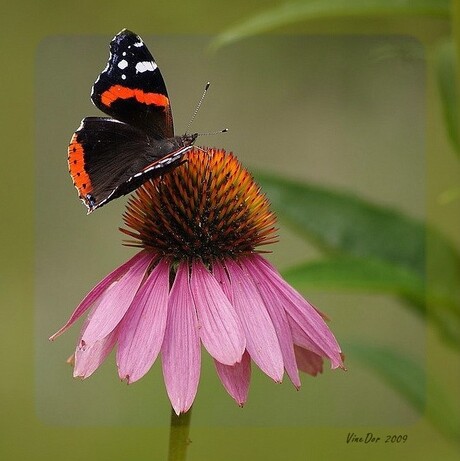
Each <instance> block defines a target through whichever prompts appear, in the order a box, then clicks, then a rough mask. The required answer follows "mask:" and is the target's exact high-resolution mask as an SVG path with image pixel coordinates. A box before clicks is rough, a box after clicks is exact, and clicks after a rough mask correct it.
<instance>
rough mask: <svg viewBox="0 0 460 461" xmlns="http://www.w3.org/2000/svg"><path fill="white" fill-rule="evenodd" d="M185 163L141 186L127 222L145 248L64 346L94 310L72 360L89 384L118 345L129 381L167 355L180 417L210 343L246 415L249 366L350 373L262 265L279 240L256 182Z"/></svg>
mask: <svg viewBox="0 0 460 461" xmlns="http://www.w3.org/2000/svg"><path fill="white" fill-rule="evenodd" d="M185 160H186V161H185V162H184V164H183V165H181V166H179V167H177V168H176V169H174V170H173V171H172V172H170V173H167V174H165V175H163V176H161V177H159V178H156V179H154V180H151V181H150V182H147V183H146V184H144V185H143V186H142V187H141V188H139V189H138V190H137V192H136V194H135V196H134V197H132V198H131V199H130V201H129V203H128V208H127V211H126V213H125V215H124V222H125V224H126V227H127V228H126V229H121V230H122V231H123V232H124V233H125V234H127V235H128V236H130V238H131V239H130V240H129V241H127V242H126V244H128V245H131V246H136V247H140V248H142V250H141V251H140V252H139V253H138V254H137V255H135V256H134V257H133V258H131V259H130V260H129V261H128V262H126V263H125V264H123V265H122V266H120V267H119V268H118V269H116V270H115V271H114V272H112V273H111V274H109V275H108V276H107V277H105V278H104V279H103V280H102V281H101V282H100V283H99V284H98V285H96V286H95V287H94V288H93V289H92V290H91V291H90V292H89V293H88V294H87V295H86V297H85V298H84V299H83V301H82V302H81V303H80V305H79V306H78V307H77V308H76V310H75V311H74V312H73V314H72V315H71V317H70V319H69V320H68V321H67V323H66V324H65V325H64V326H63V327H62V328H61V329H60V330H59V331H58V332H57V333H55V334H54V335H53V336H52V337H51V339H54V338H56V337H57V336H59V335H60V334H61V333H63V332H64V331H65V330H67V329H68V328H69V327H70V326H71V325H72V324H73V323H74V322H75V321H76V320H77V319H78V318H79V317H81V316H82V315H83V314H84V313H85V312H87V311H88V310H90V312H89V315H88V317H87V319H86V322H85V323H84V326H83V328H82V331H81V334H80V338H79V341H78V344H77V348H76V351H75V355H74V358H73V360H74V376H76V377H81V378H87V377H88V376H90V375H91V374H92V373H93V372H94V371H95V370H96V369H97V368H98V367H99V365H100V364H101V363H102V362H103V361H104V359H105V358H106V357H107V355H108V354H109V353H110V351H111V350H112V349H113V347H114V346H115V345H116V347H117V352H116V360H117V366H118V373H119V376H120V378H121V379H123V380H125V381H127V382H128V383H132V382H135V381H137V380H138V379H140V378H142V376H144V375H145V374H146V373H147V371H148V370H149V369H150V367H151V366H152V365H153V363H154V362H155V360H156V359H157V357H158V355H159V354H161V360H162V366H163V374H164V380H165V384H166V389H167V392H168V396H169V399H170V401H171V404H172V407H173V408H174V410H175V412H176V413H177V414H179V413H183V412H186V411H187V410H188V409H189V408H190V407H191V405H192V403H193V401H194V399H195V395H196V392H197V388H198V381H199V377H200V367H201V345H203V346H204V348H205V349H206V350H207V351H208V352H209V354H210V355H211V356H212V357H213V359H214V362H215V366H216V371H217V373H218V375H219V378H220V380H221V381H222V384H223V385H224V387H225V389H226V390H227V391H228V393H229V394H230V395H231V396H232V397H233V398H234V399H235V400H236V402H237V403H238V404H239V405H243V404H244V403H245V402H246V400H247V396H248V390H249V382H250V374H251V362H254V363H255V364H256V365H257V366H258V367H259V368H260V369H261V370H262V371H263V372H264V373H266V374H267V375H268V376H270V377H271V378H272V379H273V380H274V381H276V382H281V380H282V379H283V374H284V372H286V373H287V375H288V376H289V378H290V380H291V381H292V383H293V384H294V386H295V387H296V388H299V387H300V378H299V370H301V371H305V372H307V373H309V374H311V375H316V374H317V373H319V372H321V371H322V366H323V358H327V359H329V360H330V363H331V367H332V368H337V367H342V368H343V363H342V356H341V350H340V347H339V345H338V343H337V341H336V339H335V338H334V335H333V334H332V333H331V331H330V330H329V328H328V326H327V325H326V323H325V321H324V318H323V317H324V316H323V314H321V312H319V311H318V310H317V309H316V308H315V307H314V306H312V305H311V304H310V303H309V302H308V301H306V300H305V299H304V298H303V297H302V296H301V295H300V294H299V293H298V292H297V291H295V290H294V289H293V288H292V287H291V286H290V285H289V284H288V283H287V282H286V281H284V280H283V278H282V277H281V275H280V274H279V273H278V272H277V271H276V269H275V268H274V267H273V266H272V265H271V264H270V263H269V262H268V261H267V260H266V259H264V258H263V257H262V256H261V254H260V250H258V248H259V247H260V246H262V245H266V244H269V243H273V242H275V241H276V229H275V215H274V214H273V212H271V211H270V206H269V202H268V200H267V198H266V197H265V195H264V194H263V193H262V192H261V190H260V188H259V186H258V185H257V184H256V183H255V182H254V179H253V178H252V176H251V175H250V174H249V173H248V171H247V170H245V169H244V168H243V167H242V166H241V164H240V163H239V162H238V160H237V159H236V157H235V156H234V155H233V154H231V153H226V152H225V151H223V150H221V149H207V150H206V151H204V150H201V149H199V148H194V149H192V150H191V151H190V152H189V153H188V154H187V155H186V157H185Z"/></svg>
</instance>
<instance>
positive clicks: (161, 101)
mask: <svg viewBox="0 0 460 461" xmlns="http://www.w3.org/2000/svg"><path fill="white" fill-rule="evenodd" d="M129 98H135V99H136V101H138V102H140V103H143V104H153V105H155V106H161V107H167V106H169V99H168V98H167V97H166V96H165V95H164V94H159V93H145V92H144V91H142V90H137V89H133V88H127V87H125V86H123V85H113V86H111V87H110V88H109V89H108V90H106V91H104V92H103V93H102V95H101V101H102V104H104V105H106V106H108V107H110V106H111V104H112V103H113V102H114V101H116V100H117V99H129Z"/></svg>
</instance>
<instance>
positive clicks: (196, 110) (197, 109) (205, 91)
mask: <svg viewBox="0 0 460 461" xmlns="http://www.w3.org/2000/svg"><path fill="white" fill-rule="evenodd" d="M210 85H211V83H210V82H208V83H206V86H205V87H204V91H203V94H202V95H201V98H200V100H199V101H198V104H197V106H196V109H195V112H193V115H192V118H191V119H190V122H188V125H187V128H186V130H185V134H187V133H188V130H189V128H190V126H191V125H192V123H193V120H195V117H196V114H197V113H198V111H199V110H200V107H201V104H203V100H204V98H205V96H206V93H207V91H208V88H209V86H210Z"/></svg>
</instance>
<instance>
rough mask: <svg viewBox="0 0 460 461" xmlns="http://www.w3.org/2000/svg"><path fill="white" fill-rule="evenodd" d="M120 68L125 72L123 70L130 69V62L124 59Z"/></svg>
mask: <svg viewBox="0 0 460 461" xmlns="http://www.w3.org/2000/svg"><path fill="white" fill-rule="evenodd" d="M118 67H119V68H120V69H121V70H123V69H126V68H127V67H128V61H127V60H126V59H122V60H121V61H120V62H119V63H118Z"/></svg>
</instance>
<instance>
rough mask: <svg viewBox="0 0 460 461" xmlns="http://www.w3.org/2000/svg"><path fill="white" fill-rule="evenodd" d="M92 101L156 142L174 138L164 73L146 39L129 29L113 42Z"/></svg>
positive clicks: (108, 113) (94, 86)
mask: <svg viewBox="0 0 460 461" xmlns="http://www.w3.org/2000/svg"><path fill="white" fill-rule="evenodd" d="M91 99H92V101H93V103H94V104H95V105H96V107H98V108H99V109H100V110H102V111H103V112H105V113H106V114H107V115H110V116H111V117H113V118H115V119H117V120H120V121H122V122H125V123H127V124H129V125H132V126H135V127H137V128H140V129H142V130H143V131H145V132H147V133H148V134H149V135H150V136H151V137H153V138H155V139H163V138H171V137H173V136H174V128H173V121H172V113H171V106H170V102H169V97H168V92H167V91H166V85H165V83H164V80H163V77H162V75H161V72H160V70H159V68H158V66H157V64H156V62H155V59H154V58H153V56H152V55H151V53H150V51H149V50H148V49H147V47H146V46H145V44H144V42H143V41H142V39H141V38H140V37H139V36H138V35H136V34H135V33H133V32H131V31H129V30H126V29H124V30H122V31H121V32H120V33H119V34H117V35H116V36H115V37H114V38H113V40H112V42H111V43H110V57H109V61H108V63H107V66H106V68H105V69H104V70H103V71H102V72H101V74H100V75H99V77H98V79H97V80H96V82H95V83H94V85H93V90H92V93H91Z"/></svg>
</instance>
